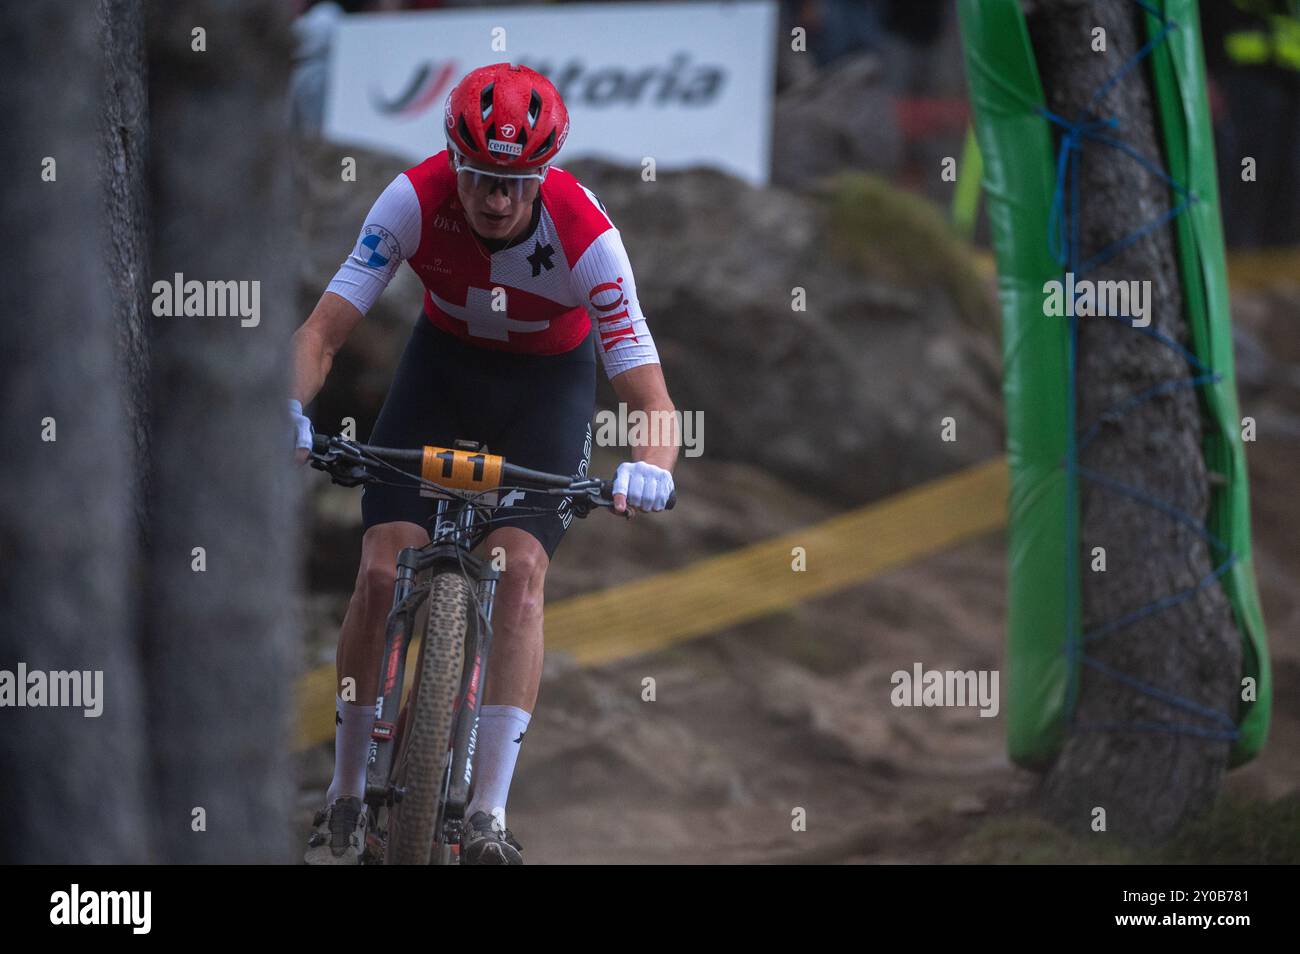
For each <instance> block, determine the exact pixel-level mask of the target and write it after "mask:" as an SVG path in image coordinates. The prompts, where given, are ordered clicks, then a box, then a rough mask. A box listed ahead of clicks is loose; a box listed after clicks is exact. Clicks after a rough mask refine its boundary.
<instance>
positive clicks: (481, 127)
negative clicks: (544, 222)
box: [446, 63, 569, 169]
mask: <svg viewBox="0 0 1300 954" xmlns="http://www.w3.org/2000/svg"><path fill="white" fill-rule="evenodd" d="M446 120H447V130H446V132H447V143H448V145H449V146H451V147H452V149H454V150H455V151H456V152H459V153H460V154H461V155H462V156H464V157H465V158H466V159H472V160H476V161H477V162H478V163H480V164H486V165H490V166H494V167H497V168H500V169H525V168H528V167H530V166H544V165H546V164H547V163H548V162H550V161H551V160H552V159H554V158H555V155H556V153H558V152H559V151H560V147H561V146H563V145H564V139H565V137H566V136H568V135H569V111H568V110H567V109H565V108H564V101H563V100H561V99H560V94H559V92H558V91H557V90H556V89H555V87H554V86H553V85H552V84H551V81H550V80H548V79H547V78H546V77H545V76H543V75H542V74H541V73H538V72H537V71H536V70H531V69H529V68H528V67H526V66H512V65H511V64H509V63H493V64H492V65H491V66H480V67H479V68H478V69H476V70H471V71H470V72H469V73H467V74H466V76H465V78H464V79H462V80H461V81H460V82H459V83H457V84H456V87H455V89H453V90H452V91H451V93H450V94H449V95H448V96H447V109H446Z"/></svg>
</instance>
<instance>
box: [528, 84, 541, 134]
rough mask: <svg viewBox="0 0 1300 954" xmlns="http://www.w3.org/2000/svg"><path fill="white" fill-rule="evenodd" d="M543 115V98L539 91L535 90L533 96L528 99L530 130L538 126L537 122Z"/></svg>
mask: <svg viewBox="0 0 1300 954" xmlns="http://www.w3.org/2000/svg"><path fill="white" fill-rule="evenodd" d="M541 115H542V96H541V94H540V93H538V92H537V90H533V95H532V96H530V97H528V128H529V129H533V128H534V127H536V125H537V120H538V118H539V117H541Z"/></svg>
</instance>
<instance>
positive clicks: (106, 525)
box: [0, 0, 149, 864]
mask: <svg viewBox="0 0 1300 954" xmlns="http://www.w3.org/2000/svg"><path fill="white" fill-rule="evenodd" d="M100 52H101V37H100V36H99V35H98V33H97V24H96V21H95V18H94V17H87V16H86V15H85V11H84V9H83V8H82V7H81V6H80V5H78V4H69V3H64V2H60V0H36V2H29V3H21V4H17V5H14V6H11V7H9V8H6V10H5V13H4V16H3V17H0V115H3V116H4V117H5V121H6V125H7V128H6V130H5V134H4V135H3V136H0V174H2V175H3V176H4V182H5V189H4V195H5V207H4V221H5V222H7V223H10V225H11V226H12V228H11V241H10V242H9V249H8V253H7V262H6V269H7V273H8V274H7V277H6V280H5V281H4V282H3V283H2V284H0V313H2V314H3V321H2V322H0V420H2V421H3V429H2V432H3V434H4V435H5V440H6V455H5V456H6V461H5V468H4V485H3V486H4V491H3V494H0V566H3V568H4V572H3V574H0V594H3V596H2V597H0V620H2V622H0V627H2V628H0V669H5V670H8V671H9V672H15V671H16V670H17V669H18V665H19V663H25V664H26V666H27V667H28V669H29V670H41V671H90V672H92V673H93V672H95V671H99V672H100V673H102V699H101V700H100V701H101V703H102V714H100V715H99V716H98V717H92V718H87V717H86V716H85V714H84V713H85V712H86V711H92V712H93V708H91V709H89V710H87V709H85V708H74V707H65V708H5V709H3V710H0V806H3V809H4V811H3V818H4V836H3V837H2V838H0V862H4V863H14V862H33V861H40V862H45V863H61V864H67V863H71V862H78V863H104V862H119V863H120V862H141V861H145V860H147V859H148V857H149V846H148V842H147V840H146V839H147V837H148V835H149V829H148V827H147V826H146V824H145V816H144V814H143V811H142V810H143V808H144V806H145V787H144V778H145V773H144V758H145V747H144V742H145V732H144V727H143V712H142V708H141V705H140V699H141V691H140V679H141V674H140V670H139V660H138V655H137V653H136V646H135V641H134V634H133V633H132V631H131V629H130V626H129V622H128V608H129V606H128V596H127V594H128V592H129V590H128V574H129V571H130V567H131V564H132V559H133V557H134V553H135V548H134V542H135V535H134V532H133V530H134V528H133V527H132V523H131V520H130V513H131V499H130V491H129V469H130V466H131V463H132V454H131V448H132V442H131V436H130V434H129V432H128V428H127V426H126V420H125V414H124V410H123V405H122V401H121V400H120V395H121V390H120V387H119V383H120V378H119V375H118V364H117V359H116V353H115V344H116V341H117V336H118V332H117V327H116V325H115V316H114V311H113V307H112V304H111V300H110V295H109V294H107V293H106V288H108V287H109V285H108V282H107V275H106V274H105V271H104V269H103V267H102V265H101V262H102V258H103V256H102V252H103V249H102V247H101V241H100V239H101V232H100V230H99V229H98V228H97V227H96V226H97V225H98V224H99V223H100V215H101V212H102V210H103V203H102V202H101V195H100V191H99V183H100V177H99V175H98V169H97V160H98V159H99V153H98V151H97V148H96V147H97V145H98V143H97V141H96V129H97V126H96V122H97V115H98V112H99V109H100V103H99V98H98V96H97V95H96V91H97V90H99V89H100V88H101V87H102V73H101V61H100ZM107 54H108V55H109V56H112V55H113V52H112V51H111V50H109V51H107ZM45 157H50V158H51V159H53V160H54V161H55V162H56V163H57V165H56V166H55V167H54V174H55V178H54V180H53V181H43V179H42V171H43V163H44V161H45ZM46 419H48V422H49V423H48V424H47V423H46ZM47 426H52V427H53V428H54V429H55V430H54V435H53V436H54V437H55V439H54V440H45V439H43V437H42V432H43V429H44V428H46V427H47ZM93 678H94V677H93V676H92V680H93ZM91 685H92V688H93V685H94V684H93V681H92V683H91ZM18 688H19V690H20V691H21V690H22V689H24V688H25V687H23V686H19V687H18ZM86 701H87V700H85V699H84V698H83V700H82V703H83V707H84V704H85V703H86Z"/></svg>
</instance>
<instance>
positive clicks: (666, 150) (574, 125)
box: [325, 0, 777, 184]
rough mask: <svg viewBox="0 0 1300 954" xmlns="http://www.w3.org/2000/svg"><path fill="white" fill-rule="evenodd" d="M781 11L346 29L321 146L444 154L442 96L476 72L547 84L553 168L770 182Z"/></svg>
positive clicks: (661, 11)
mask: <svg viewBox="0 0 1300 954" xmlns="http://www.w3.org/2000/svg"><path fill="white" fill-rule="evenodd" d="M776 28H777V22H776V5H775V3H774V2H771V0H753V2H731V3H662V2H661V3H629V4H621V3H619V4H612V3H611V4H568V3H566V4H558V5H556V6H553V7H500V8H481V7H480V8H474V9H464V10H430V11H419V12H408V13H390V14H368V15H354V16H349V17H345V18H344V19H343V20H342V22H341V26H340V27H339V30H338V32H337V33H336V34H335V38H334V47H333V52H332V54H331V63H330V83H329V89H328V94H327V103H326V113H325V134H326V135H327V136H328V137H329V138H331V139H333V140H336V141H339V142H347V143H358V144H361V145H366V146H373V147H375V148H378V149H384V150H387V151H389V152H395V153H397V154H399V155H404V156H407V157H409V158H410V159H411V160H412V162H417V161H419V160H421V159H424V158H425V157H427V156H430V155H432V154H433V153H435V152H438V151H440V150H441V149H442V148H443V147H444V145H445V139H444V135H443V130H442V115H443V113H442V109H443V103H444V102H445V100H446V98H447V93H448V92H450V90H451V88H452V87H453V86H454V85H455V84H456V81H457V80H459V79H460V78H461V77H462V76H464V75H465V73H466V72H468V71H469V70H471V69H473V68H475V67H477V66H485V65H487V64H489V63H499V62H502V61H505V60H509V61H510V62H514V63H522V64H524V65H525V66H530V67H532V68H533V69H535V70H538V71H539V72H541V73H545V74H546V75H547V76H548V77H549V78H550V79H551V82H553V83H554V84H555V85H556V87H557V88H558V89H559V91H560V95H561V96H562V97H563V98H564V101H565V103H566V105H567V106H568V107H569V115H570V117H571V128H570V131H569V138H568V140H567V142H566V143H565V145H564V150H563V152H562V153H561V154H560V159H559V164H560V165H563V164H564V162H565V160H568V159H574V158H578V157H598V158H602V159H608V160H611V161H615V162H622V163H627V164H631V165H635V166H637V167H641V166H642V164H643V161H644V160H645V159H647V158H652V159H654V161H655V164H656V166H657V167H658V168H659V169H671V168H681V167H684V166H692V165H708V166H713V167H715V168H719V169H723V170H725V171H727V172H730V173H732V174H734V175H736V176H739V177H741V178H744V179H746V180H748V181H749V182H752V183H756V184H762V183H765V182H766V181H767V177H768V157H769V154H770V137H771V121H772V87H773V83H774V77H773V69H774V65H775V64H774V58H775V44H776V42H777V37H776V33H775V31H776Z"/></svg>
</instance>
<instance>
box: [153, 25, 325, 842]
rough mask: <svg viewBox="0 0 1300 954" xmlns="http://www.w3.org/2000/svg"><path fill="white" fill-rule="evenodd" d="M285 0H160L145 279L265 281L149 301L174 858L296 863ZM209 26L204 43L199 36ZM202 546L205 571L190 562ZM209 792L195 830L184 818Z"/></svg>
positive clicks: (157, 641)
mask: <svg viewBox="0 0 1300 954" xmlns="http://www.w3.org/2000/svg"><path fill="white" fill-rule="evenodd" d="M288 6H289V5H287V4H282V3H280V4H270V3H256V2H234V0H208V2H200V0H167V2H163V0H156V2H153V3H152V4H151V5H150V7H149V14H150V16H149V22H148V44H149V64H150V87H149V88H150V103H151V107H152V112H151V124H152V132H153V136H152V151H151V153H150V172H151V179H152V181H151V186H152V188H151V207H152V210H153V213H154V220H153V222H154V229H153V259H152V270H151V273H150V280H151V282H152V281H156V280H162V281H165V282H167V283H168V289H169V290H168V292H167V294H170V293H171V292H170V288H171V283H172V282H173V281H174V276H175V275H176V273H182V274H183V275H184V278H185V280H186V281H191V280H197V281H202V282H207V281H220V282H226V281H238V282H248V283H251V282H254V281H256V282H260V304H261V315H260V323H259V324H257V325H256V327H243V326H242V322H241V318H240V317H237V316H232V317H213V316H211V315H207V314H206V312H205V316H204V317H151V318H150V327H151V343H150V344H151V349H152V361H153V383H154V388H153V394H154V404H153V408H152V416H153V445H152V446H153V460H154V471H153V499H152V501H151V521H152V527H151V535H150V553H149V589H148V592H147V594H145V601H146V606H147V620H146V625H145V634H146V666H147V671H148V674H149V700H150V725H151V727H152V735H151V741H152V744H153V746H154V749H155V755H156V771H155V775H154V785H155V802H156V805H157V812H158V813H157V815H156V821H157V823H158V828H159V833H160V837H161V839H162V853H163V857H164V860H167V861H186V862H266V861H287V860H290V859H291V857H292V855H291V853H290V852H291V845H290V843H289V840H288V838H289V834H290V831H291V828H290V825H289V811H290V807H291V805H292V803H293V792H294V779H293V765H292V762H291V759H290V743H291V730H292V725H291V719H292V715H293V712H294V707H293V686H294V675H295V673H296V671H297V668H298V662H299V660H298V657H297V651H298V640H297V628H296V625H295V624H296V612H295V610H296V599H297V592H298V588H297V583H298V577H299V559H298V553H297V550H296V547H297V545H298V543H299V541H298V540H297V539H296V530H297V525H298V520H297V518H298V513H297V507H298V487H299V483H298V481H299V478H300V474H299V472H298V471H297V470H296V468H295V467H294V466H293V465H292V463H291V462H292V451H291V446H292V440H291V436H290V430H289V423H288V417H287V410H286V399H287V396H288V374H287V369H288V339H289V335H290V333H291V331H292V329H293V326H294V324H295V321H294V308H293V305H294V301H293V296H292V286H293V283H294V280H295V278H296V268H295V266H296V262H295V260H294V257H293V255H292V254H291V249H292V247H293V238H292V233H291V229H290V215H289V208H288V201H289V193H288V190H287V189H286V185H287V177H286V171H287V168H288V159H289V156H288V141H287V126H286V124H287V116H288V110H287V102H286V93H287V86H288V70H289V62H290V47H289V40H288V13H289V10H288ZM196 28H202V30H203V31H205V35H204V37H203V39H204V40H205V41H206V45H207V49H206V51H205V52H204V51H196V50H194V49H193V48H192V44H193V43H194V42H195V38H194V36H193V33H192V31H194V30H195V29H196ZM200 547H201V548H203V557H202V559H204V560H205V561H206V569H205V570H204V571H202V572H198V571H196V570H195V569H193V568H192V565H193V561H194V560H195V559H196V557H195V550H196V548H200ZM199 809H202V817H203V818H204V819H205V823H206V831H193V830H192V828H194V827H196V825H197V824H198V823H197V822H196V821H194V819H197V818H199V817H200V816H199V814H198V810H199Z"/></svg>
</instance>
